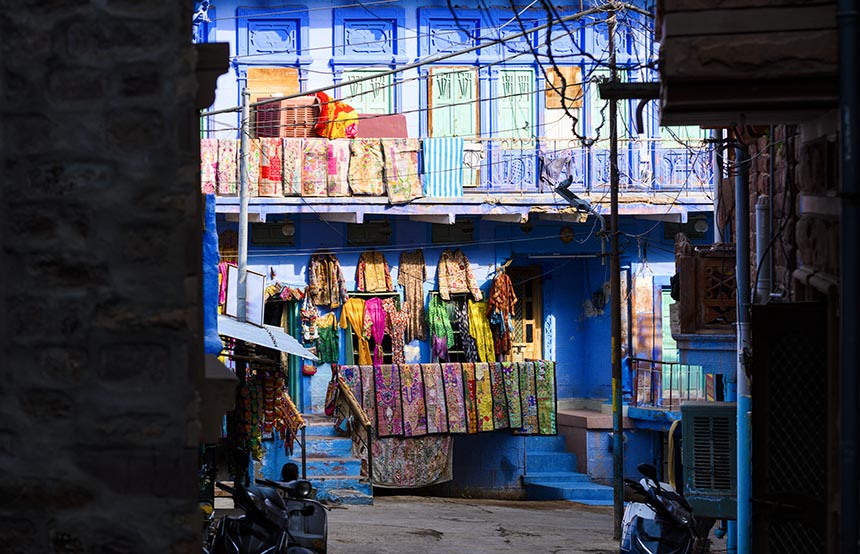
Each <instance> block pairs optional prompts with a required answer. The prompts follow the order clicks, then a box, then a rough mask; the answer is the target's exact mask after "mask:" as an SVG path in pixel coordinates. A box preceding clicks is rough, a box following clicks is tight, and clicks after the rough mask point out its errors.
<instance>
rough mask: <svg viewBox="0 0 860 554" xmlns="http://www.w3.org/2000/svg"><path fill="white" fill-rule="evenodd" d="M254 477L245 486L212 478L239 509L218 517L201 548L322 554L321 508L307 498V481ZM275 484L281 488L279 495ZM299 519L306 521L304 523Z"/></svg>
mask: <svg viewBox="0 0 860 554" xmlns="http://www.w3.org/2000/svg"><path fill="white" fill-rule="evenodd" d="M259 483H260V484H259V485H258V484H253V485H248V486H244V485H242V484H241V483H236V484H235V485H234V486H229V485H225V484H224V483H216V486H217V487H218V488H220V489H221V490H224V491H227V492H228V493H230V495H231V496H232V497H233V502H234V504H235V505H236V507H238V508H239V509H241V510H242V511H243V512H244V513H243V514H242V515H240V516H224V517H223V518H221V521H220V522H219V523H218V529H217V532H216V533H215V536H214V538H213V539H212V543H211V545H208V547H206V546H204V551H205V552H207V553H209V554H324V553H325V552H326V548H327V532H328V528H327V523H326V515H325V508H324V507H323V506H322V505H321V504H319V503H318V502H316V501H314V500H310V499H308V498H307V496H308V495H310V492H311V489H312V487H311V483H310V481H305V480H298V481H294V482H291V483H275V482H272V481H266V480H259ZM261 485H262V486H261ZM279 490H281V491H283V496H282V494H279V492H278V491H279ZM319 514H321V516H320V515H319ZM305 520H311V521H312V523H311V524H310V525H308V524H306V523H305ZM320 520H321V523H320ZM294 533H295V534H294Z"/></svg>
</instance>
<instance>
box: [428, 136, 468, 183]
mask: <svg viewBox="0 0 860 554" xmlns="http://www.w3.org/2000/svg"><path fill="white" fill-rule="evenodd" d="M423 156H424V158H423V159H424V196H429V197H435V198H440V197H442V198H446V197H452V196H463V139H462V138H454V137H446V138H426V139H424V140H423Z"/></svg>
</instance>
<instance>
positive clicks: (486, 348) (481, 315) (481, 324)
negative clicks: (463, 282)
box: [469, 299, 496, 362]
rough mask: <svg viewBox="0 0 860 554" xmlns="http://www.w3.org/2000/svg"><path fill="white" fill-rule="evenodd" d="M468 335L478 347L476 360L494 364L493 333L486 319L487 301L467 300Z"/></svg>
mask: <svg viewBox="0 0 860 554" xmlns="http://www.w3.org/2000/svg"><path fill="white" fill-rule="evenodd" d="M469 334H470V335H472V338H474V339H475V343H476V344H477V346H478V360H480V361H482V362H495V361H496V351H495V349H494V347H493V332H492V330H491V329H490V322H489V320H488V319H487V301H486V300H484V301H482V302H475V301H474V300H472V299H469Z"/></svg>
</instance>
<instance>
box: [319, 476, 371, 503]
mask: <svg viewBox="0 0 860 554" xmlns="http://www.w3.org/2000/svg"><path fill="white" fill-rule="evenodd" d="M308 477H310V482H311V483H312V484H313V486H314V488H315V489H316V491H317V499H318V500H323V499H326V498H328V494H329V491H333V490H340V491H343V490H351V491H353V492H360V493H361V494H366V495H369V496H372V495H373V488H372V487H371V486H370V483H368V482H367V481H366V480H365V479H363V478H359V477H357V476H344V475H321V476H320V475H314V476H311V475H308Z"/></svg>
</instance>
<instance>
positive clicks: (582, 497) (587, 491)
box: [526, 481, 612, 505]
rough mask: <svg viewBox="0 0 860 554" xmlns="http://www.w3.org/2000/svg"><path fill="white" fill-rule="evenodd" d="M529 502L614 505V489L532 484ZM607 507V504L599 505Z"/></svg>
mask: <svg viewBox="0 0 860 554" xmlns="http://www.w3.org/2000/svg"><path fill="white" fill-rule="evenodd" d="M526 498H528V499H529V500H569V501H571V502H578V503H580V504H592V505H594V504H595V503H597V502H609V503H612V487H607V486H606V485H598V484H595V483H564V484H560V483H553V482H550V481H548V482H537V483H531V484H529V485H528V487H527V488H526ZM597 505H605V504H597Z"/></svg>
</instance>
